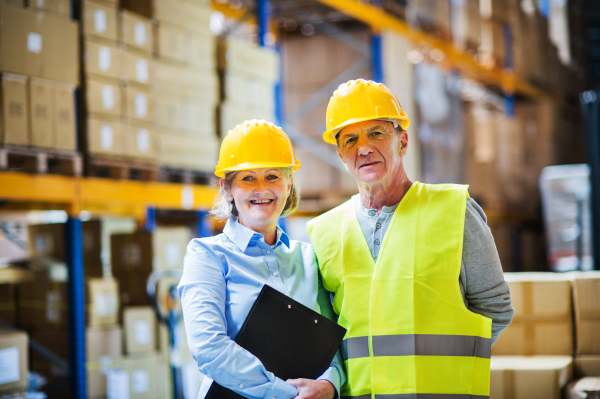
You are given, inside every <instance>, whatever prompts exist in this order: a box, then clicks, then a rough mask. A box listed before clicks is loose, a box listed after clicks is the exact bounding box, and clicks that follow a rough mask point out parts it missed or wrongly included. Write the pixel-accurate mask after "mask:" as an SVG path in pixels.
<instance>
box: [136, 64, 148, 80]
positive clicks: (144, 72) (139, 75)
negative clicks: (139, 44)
mask: <svg viewBox="0 0 600 399" xmlns="http://www.w3.org/2000/svg"><path fill="white" fill-rule="evenodd" d="M135 78H136V79H137V81H138V82H141V83H146V82H147V81H148V62H147V61H146V60H145V59H143V58H140V59H139V60H137V61H136V62H135Z"/></svg>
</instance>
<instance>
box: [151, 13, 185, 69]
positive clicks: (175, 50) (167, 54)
mask: <svg viewBox="0 0 600 399" xmlns="http://www.w3.org/2000/svg"><path fill="white" fill-rule="evenodd" d="M184 35H185V32H184V30H183V29H182V28H180V27H178V26H176V25H170V24H168V23H165V22H161V23H159V24H158V25H157V27H156V55H157V56H158V57H160V58H163V59H167V60H172V61H176V62H185V53H184V50H183V49H184V40H185V39H184Z"/></svg>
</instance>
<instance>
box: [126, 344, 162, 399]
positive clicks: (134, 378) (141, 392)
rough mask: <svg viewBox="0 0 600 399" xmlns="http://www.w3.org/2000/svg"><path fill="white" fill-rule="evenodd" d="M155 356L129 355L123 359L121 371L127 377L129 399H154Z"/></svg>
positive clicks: (150, 354) (152, 354) (153, 354)
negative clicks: (122, 370) (125, 372)
mask: <svg viewBox="0 0 600 399" xmlns="http://www.w3.org/2000/svg"><path fill="white" fill-rule="evenodd" d="M156 361H157V358H156V354H155V353H149V354H137V355H129V356H126V357H125V358H124V359H123V369H124V370H126V371H127V374H128V377H129V398H130V399H142V398H143V399H154V398H156V392H155V391H154V389H155V381H156V377H157V376H156Z"/></svg>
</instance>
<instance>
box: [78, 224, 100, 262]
mask: <svg viewBox="0 0 600 399" xmlns="http://www.w3.org/2000/svg"><path fill="white" fill-rule="evenodd" d="M81 234H82V236H81V239H82V241H83V263H84V265H85V267H86V268H88V267H102V222H101V221H100V220H87V221H85V222H83V223H82V224H81Z"/></svg>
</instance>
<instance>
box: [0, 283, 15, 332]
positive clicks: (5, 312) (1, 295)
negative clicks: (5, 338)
mask: <svg viewBox="0 0 600 399" xmlns="http://www.w3.org/2000/svg"><path fill="white" fill-rule="evenodd" d="M0 319H2V320H5V321H7V322H9V323H10V324H13V325H15V324H17V292H16V285H14V284H2V285H0Z"/></svg>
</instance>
